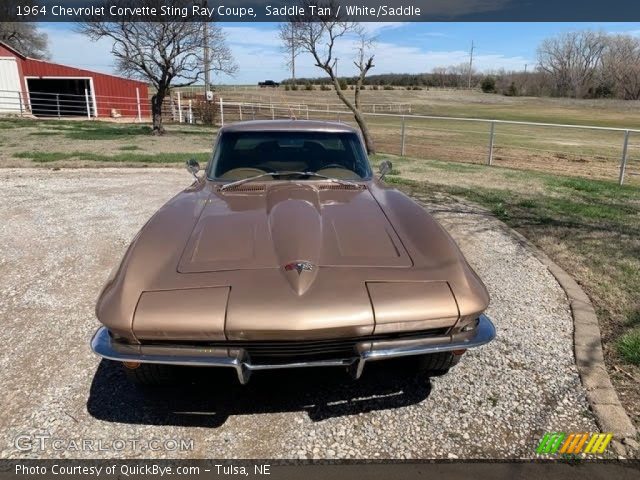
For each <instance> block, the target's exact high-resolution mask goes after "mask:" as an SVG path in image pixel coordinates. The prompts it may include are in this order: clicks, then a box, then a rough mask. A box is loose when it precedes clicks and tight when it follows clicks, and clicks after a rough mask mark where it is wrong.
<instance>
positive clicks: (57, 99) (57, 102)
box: [56, 93, 60, 118]
mask: <svg viewBox="0 0 640 480" xmlns="http://www.w3.org/2000/svg"><path fill="white" fill-rule="evenodd" d="M56 105H57V106H58V118H60V94H59V93H56Z"/></svg>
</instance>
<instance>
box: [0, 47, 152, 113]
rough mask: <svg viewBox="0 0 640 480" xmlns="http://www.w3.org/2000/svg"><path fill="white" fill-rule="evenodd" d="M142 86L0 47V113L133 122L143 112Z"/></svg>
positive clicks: (145, 99)
mask: <svg viewBox="0 0 640 480" xmlns="http://www.w3.org/2000/svg"><path fill="white" fill-rule="evenodd" d="M148 95H149V93H148V85H147V84H146V83H145V82H140V81H137V80H129V79H126V78H122V77H117V76H115V75H107V74H104V73H98V72H92V71H90V70H84V69H80V68H75V67H70V66H66V65H60V64H57V63H52V62H48V61H46V60H36V59H35V58H29V57H26V56H24V55H22V54H21V53H20V52H18V51H17V50H15V49H14V48H12V47H10V46H9V45H7V44H6V43H3V42H0V112H3V113H21V112H30V113H32V114H33V115H35V116H37V117H49V116H53V117H57V116H65V117H73V116H84V117H92V118H95V117H112V116H127V117H134V116H137V114H138V102H137V98H138V97H139V98H140V102H141V105H142V111H143V112H148V111H149V108H148V106H147V103H148Z"/></svg>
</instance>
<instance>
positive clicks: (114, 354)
mask: <svg viewBox="0 0 640 480" xmlns="http://www.w3.org/2000/svg"><path fill="white" fill-rule="evenodd" d="M495 336H496V329H495V327H494V326H493V323H492V322H491V320H490V319H489V318H488V317H487V316H486V315H480V318H479V322H478V325H477V326H476V328H475V329H474V330H472V331H470V332H466V333H460V334H456V335H447V336H441V337H425V338H424V339H411V340H384V341H375V340H374V341H366V342H362V343H359V344H357V345H356V348H355V353H354V356H353V357H350V358H336V359H331V360H318V361H309V362H292V363H284V364H279V363H278V364H252V363H251V358H250V357H249V354H248V353H247V351H246V350H244V349H238V348H219V347H216V348H209V347H207V346H189V345H179V344H176V345H135V344H129V343H124V342H119V341H117V340H115V339H114V338H113V337H112V336H111V334H110V333H109V331H108V330H107V328H106V327H100V328H99V329H98V331H97V332H96V334H95V335H94V336H93V339H92V340H91V349H92V350H93V351H94V352H95V353H96V354H97V355H99V356H100V357H102V358H106V359H109V360H115V361H118V362H139V363H162V364H167V365H190V366H200V367H230V368H234V369H235V370H236V373H237V374H238V380H240V383H242V384H243V385H244V384H246V383H247V382H248V381H249V377H250V376H251V372H252V371H254V370H274V369H279V368H300V367H347V368H348V370H349V372H350V373H351V375H352V376H353V377H354V378H360V376H361V375H362V370H363V369H364V365H365V363H366V362H370V361H375V360H385V359H389V358H397V357H407V356H411V355H424V354H428V353H438V352H448V351H452V350H466V349H468V348H473V347H479V346H481V345H484V344H485V343H489V342H490V341H491V340H493V339H494V338H495Z"/></svg>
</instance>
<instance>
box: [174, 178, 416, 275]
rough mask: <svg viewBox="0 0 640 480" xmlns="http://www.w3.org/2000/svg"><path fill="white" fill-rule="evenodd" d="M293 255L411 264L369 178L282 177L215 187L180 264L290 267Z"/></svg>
mask: <svg viewBox="0 0 640 480" xmlns="http://www.w3.org/2000/svg"><path fill="white" fill-rule="evenodd" d="M296 262H308V263H309V264H311V268H315V267H316V266H317V267H395V268H402V267H411V266H412V261H411V258H410V257H409V255H408V254H407V251H406V250H405V248H404V246H403V244H402V242H401V240H400V238H399V237H398V235H397V233H396V232H395V230H394V228H393V226H392V225H391V223H390V222H389V220H388V219H387V217H386V216H385V214H384V212H383V211H382V209H381V208H380V205H378V203H377V202H376V200H375V198H374V197H373V196H372V195H371V193H370V192H369V190H368V189H367V188H366V186H364V185H358V186H349V185H339V184H327V183H317V182H314V183H302V182H298V183H295V182H293V183H292V182H286V183H274V184H264V185H258V184H245V185H241V186H239V187H235V188H231V189H229V190H226V191H222V192H221V191H219V189H218V188H215V190H214V191H213V192H212V193H211V195H210V196H209V198H208V200H207V201H206V205H205V206H204V208H203V210H202V213H201V215H200V217H199V219H198V221H197V223H196V225H195V227H194V229H193V231H192V232H191V235H190V236H189V238H188V241H187V244H186V246H185V250H184V252H183V254H182V256H181V259H180V262H179V265H178V271H179V272H180V273H198V272H215V271H222V270H244V269H265V268H285V266H287V265H290V267H289V268H294V269H295V265H291V264H295V263H296ZM316 270H317V269H316Z"/></svg>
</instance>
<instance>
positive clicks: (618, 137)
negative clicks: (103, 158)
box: [0, 90, 640, 184]
mask: <svg viewBox="0 0 640 480" xmlns="http://www.w3.org/2000/svg"><path fill="white" fill-rule="evenodd" d="M282 100H283V101H280V102H276V101H272V102H250V101H229V100H228V99H227V98H226V97H225V98H220V97H219V98H217V99H216V100H215V102H213V103H211V102H205V101H204V100H203V96H202V92H200V95H199V96H198V94H197V93H196V94H190V92H175V93H174V94H173V95H171V97H168V98H167V99H166V100H165V102H164V105H163V113H164V119H165V121H168V122H171V121H174V122H180V123H193V124H196V123H202V120H203V118H208V120H209V121H214V122H215V123H217V124H224V123H229V122H235V121H242V120H260V119H272V120H275V119H279V118H280V119H282V118H297V119H310V120H312V119H317V120H332V121H339V122H345V123H349V124H352V125H355V122H354V119H353V115H352V114H351V112H349V111H348V110H347V109H346V107H345V106H344V105H342V104H340V105H339V106H340V108H338V104H328V105H327V104H322V105H320V104H312V103H302V102H298V103H290V102H286V101H284V99H282ZM374 105H375V111H373V109H374ZM403 105H407V104H395V103H394V104H366V105H365V108H366V106H369V107H370V110H371V111H366V110H365V113H364V115H365V116H366V118H367V119H368V123H369V130H370V131H371V133H372V136H373V139H374V141H375V143H376V146H377V150H378V151H379V152H381V153H387V154H396V155H400V156H406V157H412V158H427V159H433V160H442V161H445V162H458V163H476V164H487V165H499V166H503V167H508V168H514V169H519V170H539V171H543V172H549V173H557V174H567V175H574V176H581V177H586V178H603V179H614V178H615V179H617V181H618V182H619V183H620V184H623V183H624V182H632V183H636V184H640V130H638V129H633V128H610V127H599V126H590V125H564V124H551V123H533V122H518V121H505V120H492V119H481V118H459V117H436V116H425V115H412V114H409V113H408V112H407V111H406V110H403V108H405V107H404V106H403ZM394 109H396V110H394ZM398 109H400V110H399V111H400V112H401V113H397V112H398ZM378 110H384V111H383V112H379V111H378ZM407 110H410V109H407ZM0 112H3V113H8V114H14V115H22V116H27V115H35V116H37V117H54V118H63V117H80V118H82V117H84V118H90V119H95V118H96V117H97V118H101V119H105V118H106V119H116V120H117V119H122V121H150V119H151V107H150V100H149V99H148V98H140V95H139V92H138V94H136V95H135V96H131V97H109V96H95V95H93V94H92V93H91V92H89V91H85V92H83V93H82V94H73V95H72V94H64V95H62V94H55V93H47V92H30V93H29V94H28V95H25V94H23V93H22V92H15V91H6V90H5V91H2V90H0ZM205 115H208V117H204V116H205ZM411 168H413V167H411ZM452 168H453V167H452ZM460 168H463V167H460ZM409 173H411V172H409ZM415 173H416V174H418V173H419V172H415Z"/></svg>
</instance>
